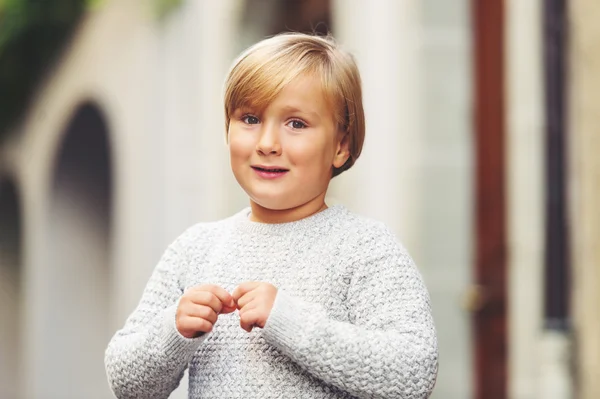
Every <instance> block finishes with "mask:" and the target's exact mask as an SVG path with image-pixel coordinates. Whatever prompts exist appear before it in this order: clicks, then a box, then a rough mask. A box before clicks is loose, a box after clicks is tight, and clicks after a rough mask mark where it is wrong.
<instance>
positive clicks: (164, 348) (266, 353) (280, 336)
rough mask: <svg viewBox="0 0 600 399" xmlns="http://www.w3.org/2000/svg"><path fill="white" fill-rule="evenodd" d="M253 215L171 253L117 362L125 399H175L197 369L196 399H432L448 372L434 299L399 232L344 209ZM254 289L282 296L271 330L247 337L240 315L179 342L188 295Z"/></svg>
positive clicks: (121, 341)
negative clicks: (441, 369) (256, 285)
mask: <svg viewBox="0 0 600 399" xmlns="http://www.w3.org/2000/svg"><path fill="white" fill-rule="evenodd" d="M249 212H250V210H249V208H248V209H245V210H243V211H242V212H239V213H238V214H236V215H234V216H232V217H230V218H228V219H225V220H222V221H219V222H214V223H200V224H197V225H195V226H193V227H191V228H189V229H188V230H187V231H185V232H184V233H183V234H182V235H181V236H180V237H179V238H177V239H176V240H175V242H174V243H173V244H171V245H170V246H169V247H168V248H167V250H166V252H165V253H164V255H163V256H162V258H161V260H160V262H159V263H158V265H157V266H156V268H155V270H154V272H153V274H152V276H151V278H150V281H149V282H148V284H147V286H146V288H145V291H144V293H143V295H142V298H141V301H140V303H139V305H138V306H137V308H136V309H135V311H134V312H133V313H132V314H131V315H130V316H129V318H128V319H127V321H126V323H125V326H124V327H123V328H122V329H121V330H119V331H118V332H117V333H116V334H115V335H114V337H113V338H112V340H111V341H110V343H109V345H108V348H107V350H106V356H105V364H106V370H107V374H108V380H109V383H110V386H111V387H112V390H113V392H114V393H115V394H116V396H117V397H119V398H153V399H154V398H167V397H168V396H169V394H170V393H171V392H172V391H173V390H174V389H175V388H176V387H177V386H178V385H179V382H180V380H181V378H182V376H183V374H184V371H185V369H186V368H188V369H189V397H190V398H351V397H361V398H427V397H428V396H429V394H430V393H431V391H432V390H433V386H434V384H435V380H436V375H437V360H438V352H437V342H436V335H435V329H434V324H433V319H432V316H431V310H430V305H429V295H428V293H427V289H426V288H425V286H424V284H423V281H422V278H421V275H420V274H419V272H418V271H417V269H416V267H415V265H414V263H413V261H412V260H411V258H410V257H409V255H408V254H407V253H406V251H405V249H404V248H403V247H402V246H401V245H400V244H399V243H398V241H397V240H396V238H395V237H394V235H393V234H392V233H391V232H390V230H389V229H388V228H386V227H385V226H384V225H383V224H381V223H379V222H376V221H373V220H370V219H366V218H363V217H360V216H358V215H355V214H353V213H351V212H350V211H349V210H347V209H346V208H345V207H343V206H341V205H337V206H334V207H331V208H328V209H326V210H324V211H322V212H319V213H317V214H315V215H312V216H310V217H308V218H305V219H302V220H300V221H296V222H291V223H283V224H262V223H256V222H252V221H250V220H249V219H248V215H249ZM246 281H266V282H269V283H271V284H273V285H274V286H275V287H277V288H278V294H277V297H276V299H275V303H274V305H273V309H272V311H271V314H270V316H269V319H268V320H267V324H266V325H265V328H264V329H260V328H254V329H253V330H252V332H251V333H247V332H246V331H244V330H243V329H242V328H241V327H240V325H239V316H238V313H237V311H236V312H234V313H230V314H223V315H220V316H219V320H218V321H217V323H216V324H215V326H214V329H213V331H212V332H211V333H209V334H205V335H203V336H201V337H199V338H193V339H188V338H185V337H183V336H182V335H180V334H179V332H178V331H177V330H176V327H175V311H176V308H177V302H178V299H179V298H180V297H181V295H182V294H183V291H184V290H185V289H186V288H188V287H192V286H196V285H199V284H217V285H220V286H221V287H223V288H225V289H226V290H227V291H229V292H230V293H231V292H232V291H233V290H234V289H235V287H237V285H238V284H240V283H242V282H246Z"/></svg>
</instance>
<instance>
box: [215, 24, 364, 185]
mask: <svg viewBox="0 0 600 399" xmlns="http://www.w3.org/2000/svg"><path fill="white" fill-rule="evenodd" d="M305 73H308V74H314V76H317V77H320V78H321V81H322V87H323V92H324V95H325V96H326V98H327V99H328V100H329V102H330V104H331V107H332V110H333V111H334V117H335V118H336V122H337V125H338V129H339V131H340V133H341V134H343V135H344V136H347V138H346V140H348V148H349V152H350V157H349V158H348V160H347V161H346V163H345V164H344V165H343V166H342V167H340V168H334V170H333V176H332V177H335V176H337V175H339V174H340V173H342V172H343V171H345V170H348V169H350V167H351V166H352V165H353V164H354V162H355V161H356V160H357V159H358V157H359V155H360V152H361V150H362V146H363V142H364V139H365V115H364V110H363V105H362V89H361V80H360V74H359V72H358V68H357V66H356V63H355V61H354V58H353V57H352V55H351V54H349V53H348V52H346V51H344V50H342V49H341V48H340V47H339V46H338V44H337V43H336V42H335V41H334V40H333V38H332V37H331V36H328V37H322V36H313V35H307V34H303V33H284V34H280V35H277V36H273V37H271V38H268V39H265V40H263V41H261V42H258V43H257V44H255V45H254V46H252V47H250V48H249V49H247V50H246V51H245V52H243V53H242V54H241V55H240V57H239V58H238V59H237V60H236V61H235V62H234V63H233V67H232V68H231V70H230V71H229V74H228V76H227V79H226V81H225V132H226V134H227V131H228V130H229V120H230V118H231V117H232V115H233V113H234V112H235V110H236V109H239V108H243V107H250V108H254V109H259V110H264V109H265V108H266V107H267V106H268V105H269V104H270V103H271V101H273V100H274V99H275V97H276V96H277V95H278V94H279V93H280V92H281V90H282V89H283V88H284V87H285V86H286V85H287V84H288V83H290V82H291V81H292V80H293V79H294V78H296V77H297V76H299V75H302V74H305Z"/></svg>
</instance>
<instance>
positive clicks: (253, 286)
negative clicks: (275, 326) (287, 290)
mask: <svg viewBox="0 0 600 399" xmlns="http://www.w3.org/2000/svg"><path fill="white" fill-rule="evenodd" d="M231 295H232V296H233V300H234V301H235V303H236V305H237V308H238V309H239V310H240V326H241V327H242V328H243V329H244V330H246V331H248V332H250V331H252V328H253V327H254V326H258V327H260V328H264V327H265V324H266V323H267V319H268V318H269V315H270V314H271V309H272V308H273V303H274V302H275V297H276V296H277V288H276V287H275V286H273V285H272V284H269V283H264V282H247V283H242V284H240V285H239V286H238V287H237V288H236V289H235V290H234V291H233V294H231Z"/></svg>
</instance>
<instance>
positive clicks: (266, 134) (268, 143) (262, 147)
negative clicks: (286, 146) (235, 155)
mask: <svg viewBox="0 0 600 399" xmlns="http://www.w3.org/2000/svg"><path fill="white" fill-rule="evenodd" d="M256 151H257V152H258V153H259V154H262V155H268V154H274V155H279V154H281V144H280V142H279V132H278V131H277V127H276V126H265V127H264V128H263V130H262V132H261V135H260V139H259V140H258V143H257V144H256Z"/></svg>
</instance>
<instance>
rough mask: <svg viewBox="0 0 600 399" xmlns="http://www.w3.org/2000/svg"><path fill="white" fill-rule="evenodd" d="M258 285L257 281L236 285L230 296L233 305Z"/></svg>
mask: <svg viewBox="0 0 600 399" xmlns="http://www.w3.org/2000/svg"><path fill="white" fill-rule="evenodd" d="M259 285H260V282H258V281H248V282H245V283H242V284H240V285H238V286H237V287H236V289H235V290H233V293H232V294H231V296H232V297H233V300H234V301H235V303H237V302H238V300H239V299H240V298H241V297H243V296H244V295H246V294H247V293H248V292H249V291H252V290H253V289H255V288H256V287H258V286H259Z"/></svg>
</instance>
